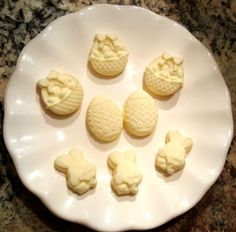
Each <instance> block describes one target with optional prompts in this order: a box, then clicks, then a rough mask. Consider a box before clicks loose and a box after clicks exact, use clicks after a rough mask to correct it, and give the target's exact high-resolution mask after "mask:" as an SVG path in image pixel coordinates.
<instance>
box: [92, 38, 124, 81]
mask: <svg viewBox="0 0 236 232" xmlns="http://www.w3.org/2000/svg"><path fill="white" fill-rule="evenodd" d="M89 61H90V64H91V66H92V67H93V69H94V70H95V71H96V72H97V73H98V74H100V75H102V76H116V75H118V74H120V73H121V72H123V71H124V69H125V66H126V64H127V62H128V51H127V48H126V47H125V46H124V45H123V43H122V42H121V41H120V40H119V39H118V37H117V36H116V35H113V34H108V35H102V34H96V35H95V37H94V42H93V46H92V49H91V51H90V54H89Z"/></svg>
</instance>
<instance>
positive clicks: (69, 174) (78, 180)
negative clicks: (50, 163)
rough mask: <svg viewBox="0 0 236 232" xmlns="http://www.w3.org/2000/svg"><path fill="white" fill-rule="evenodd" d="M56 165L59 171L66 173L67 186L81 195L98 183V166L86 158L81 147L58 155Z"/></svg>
mask: <svg viewBox="0 0 236 232" xmlns="http://www.w3.org/2000/svg"><path fill="white" fill-rule="evenodd" d="M54 166H55V168H56V169H57V170H58V171H61V172H64V173H65V175H66V179H67V186H68V187H69V188H70V189H71V190H72V191H73V192H75V193H78V194H79V195H81V194H83V193H86V192H87V191H89V190H90V189H92V188H94V187H95V186H96V184H97V181H96V167H95V166H94V165H93V164H91V163H89V162H88V161H87V160H86V159H84V157H83V154H82V152H81V151H80V150H79V149H72V150H70V151H69V153H68V154H63V155H60V156H58V157H57V158H56V160H55V162H54Z"/></svg>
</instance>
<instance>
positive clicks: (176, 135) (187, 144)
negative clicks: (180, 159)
mask: <svg viewBox="0 0 236 232" xmlns="http://www.w3.org/2000/svg"><path fill="white" fill-rule="evenodd" d="M172 141H176V142H178V143H180V144H182V145H183V147H184V149H185V152H186V153H187V152H189V151H190V150H191V149H192V146H193V141H192V139H191V138H188V137H185V136H183V135H182V134H181V133H180V132H178V131H176V130H170V131H169V132H168V133H167V134H166V143H168V142H172Z"/></svg>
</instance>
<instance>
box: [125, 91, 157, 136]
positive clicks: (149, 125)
mask: <svg viewBox="0 0 236 232" xmlns="http://www.w3.org/2000/svg"><path fill="white" fill-rule="evenodd" d="M123 108H124V112H123V114H124V123H125V127H126V129H127V130H128V131H129V132H130V134H132V135H135V136H140V137H142V136H147V135H149V134H151V133H152V132H153V130H154V129H155V127H156V124H157V120H158V112H157V107H156V104H155V101H154V100H153V98H152V97H151V96H150V95H149V94H148V93H146V92H145V91H142V90H140V91H135V92H134V93H132V94H131V95H130V96H129V97H128V98H127V100H126V102H125V104H124V107H123Z"/></svg>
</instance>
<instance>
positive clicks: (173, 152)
mask: <svg viewBox="0 0 236 232" xmlns="http://www.w3.org/2000/svg"><path fill="white" fill-rule="evenodd" d="M192 145H193V142H192V139H190V138H187V137H184V136H183V135H181V134H180V133H179V132H178V131H175V130H170V131H169V132H168V133H167V135H166V144H165V146H164V147H162V148H161V149H160V150H159V152H158V154H157V157H156V168H157V169H159V170H161V171H162V172H164V173H165V174H167V175H172V174H174V173H175V172H177V171H179V170H180V169H182V168H183V167H184V165H185V158H186V156H187V152H189V151H190V150H191V149H192Z"/></svg>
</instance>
